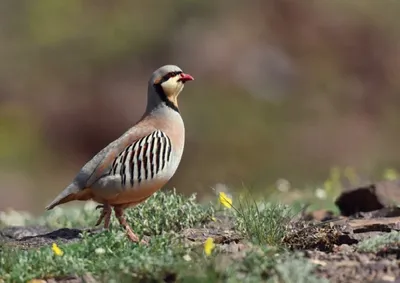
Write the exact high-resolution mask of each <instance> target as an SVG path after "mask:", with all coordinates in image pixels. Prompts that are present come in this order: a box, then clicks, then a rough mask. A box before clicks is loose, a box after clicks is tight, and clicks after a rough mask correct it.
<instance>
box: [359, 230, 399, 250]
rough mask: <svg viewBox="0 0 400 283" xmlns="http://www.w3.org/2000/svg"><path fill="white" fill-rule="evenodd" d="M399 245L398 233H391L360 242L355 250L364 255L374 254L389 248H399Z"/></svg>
mask: <svg viewBox="0 0 400 283" xmlns="http://www.w3.org/2000/svg"><path fill="white" fill-rule="evenodd" d="M399 243H400V232H398V231H392V232H390V233H387V234H384V235H379V236H376V237H372V238H370V239H367V240H364V241H362V242H361V243H359V244H358V245H357V250H358V251H360V252H365V253H376V252H378V251H380V250H383V249H385V248H389V247H391V246H393V247H399Z"/></svg>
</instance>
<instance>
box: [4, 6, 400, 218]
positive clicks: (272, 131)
mask: <svg viewBox="0 0 400 283" xmlns="http://www.w3.org/2000/svg"><path fill="white" fill-rule="evenodd" d="M398 11H400V2H399V1H376V0H359V1H357V0H355V1H347V0H335V1H321V0H315V1H312V0H307V1H295V0H293V1H289V0H259V1H258V0H252V1H250V2H248V1H237V0H217V1H206V0H203V1H196V0H181V1H177V0H175V1H167V0H164V1H156V0H149V1H120V0H114V1H105V0H96V1H95V0H86V1H83V0H68V1H54V0H42V1H28V0H22V1H11V0H10V1H0V62H1V63H0V211H1V210H6V209H8V208H13V209H18V210H27V211H30V212H33V213H39V214H40V213H42V212H43V210H44V206H45V205H46V204H47V203H48V202H49V201H51V200H52V199H53V198H54V197H55V196H56V195H57V194H58V193H59V192H61V190H63V189H64V187H65V186H66V185H68V183H69V182H70V181H71V180H72V178H73V177H74V176H75V174H76V173H77V172H78V170H79V169H80V168H81V166H82V165H83V164H84V163H85V162H86V161H87V160H88V159H89V158H91V157H92V156H93V155H94V154H96V153H97V152H98V151H99V150H100V149H102V148H103V147H104V146H105V145H107V144H108V143H109V142H111V141H112V140H114V139H115V138H117V137H118V136H119V135H120V134H122V133H123V132H124V131H125V130H126V129H127V128H129V127H130V126H131V125H132V124H134V123H135V122H136V121H137V119H139V118H140V116H141V115H142V113H143V111H144V108H145V103H146V89H147V80H148V78H149V76H150V74H151V73H152V72H153V71H154V70H155V69H157V68H158V67H160V66H162V65H164V64H176V65H179V66H180V67H181V68H182V69H183V70H184V71H185V72H187V73H190V74H191V75H193V76H194V77H195V79H196V80H195V81H194V82H193V83H190V84H188V85H187V86H186V88H185V90H184V92H183V94H182V95H181V96H180V108H181V114H182V116H183V119H184V121H185V125H186V137H187V138H186V148H185V152H184V156H183V160H182V163H181V166H180V168H179V170H178V172H177V174H176V175H175V177H174V178H173V179H172V180H171V182H170V183H169V184H168V185H167V187H168V188H172V187H176V189H177V191H179V192H182V193H185V194H190V193H193V192H197V193H198V195H199V197H200V199H206V198H207V197H208V196H210V195H213V189H212V188H216V187H218V186H221V185H222V184H224V185H223V186H227V187H229V188H230V189H231V190H233V191H240V190H241V189H242V188H243V187H244V186H245V187H246V188H248V189H250V190H252V191H254V192H258V193H261V194H268V193H270V191H271V190H273V189H271V188H272V187H273V185H274V184H275V182H276V181H277V180H279V179H281V180H282V179H286V180H290V182H291V184H292V185H294V186H297V187H306V186H308V185H310V184H318V183H320V182H322V181H323V180H324V178H325V177H326V176H327V174H328V172H329V170H330V168H332V166H339V167H345V166H352V167H354V168H356V169H357V170H358V171H359V172H362V173H363V174H365V175H366V176H374V174H376V172H379V171H380V170H382V168H386V167H388V166H389V167H393V168H397V167H399V165H400V151H399V150H398V148H399V146H398V141H399V140H400V134H399V128H400V111H399V109H400V96H399V90H400V80H399V78H400V17H399V12H398ZM224 188H225V187H224Z"/></svg>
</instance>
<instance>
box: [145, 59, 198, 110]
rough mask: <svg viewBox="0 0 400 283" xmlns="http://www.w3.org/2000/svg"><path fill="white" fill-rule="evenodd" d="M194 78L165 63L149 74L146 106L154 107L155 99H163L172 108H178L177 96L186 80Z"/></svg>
mask: <svg viewBox="0 0 400 283" xmlns="http://www.w3.org/2000/svg"><path fill="white" fill-rule="evenodd" d="M192 80H194V78H193V77H192V76H191V75H189V74H185V73H184V72H183V71H182V70H181V68H179V67H178V66H175V65H165V66H162V67H161V68H158V69H157V70H155V71H154V73H153V74H152V75H151V77H150V80H149V86H148V104H147V108H148V110H150V109H149V107H154V106H156V105H155V104H157V103H156V102H157V101H160V100H161V101H163V102H165V103H166V104H167V105H168V106H170V107H172V108H173V109H174V110H176V111H177V110H178V96H179V94H180V93H181V91H182V90H183V87H184V85H185V83H186V82H187V81H192Z"/></svg>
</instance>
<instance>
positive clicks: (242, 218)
mask: <svg viewBox="0 0 400 283" xmlns="http://www.w3.org/2000/svg"><path fill="white" fill-rule="evenodd" d="M238 203H239V204H238V207H237V208H236V209H235V210H236V214H237V221H236V223H237V229H238V230H239V231H241V232H242V233H243V234H245V235H246V236H247V237H248V238H249V239H251V240H252V242H253V243H255V244H258V245H271V246H280V245H281V243H282V239H283V237H284V236H285V235H286V232H287V227H288V224H289V222H290V220H291V219H292V217H293V216H294V213H293V211H292V210H291V208H290V207H289V206H287V205H283V204H279V203H271V202H266V201H263V202H256V201H255V200H254V199H253V198H252V197H251V196H250V195H249V194H246V195H244V196H242V197H241V198H240V199H239V201H238Z"/></svg>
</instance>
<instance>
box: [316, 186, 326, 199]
mask: <svg viewBox="0 0 400 283" xmlns="http://www.w3.org/2000/svg"><path fill="white" fill-rule="evenodd" d="M315 196H316V197H317V198H319V199H326V192H325V190H324V189H321V188H318V189H316V190H315Z"/></svg>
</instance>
